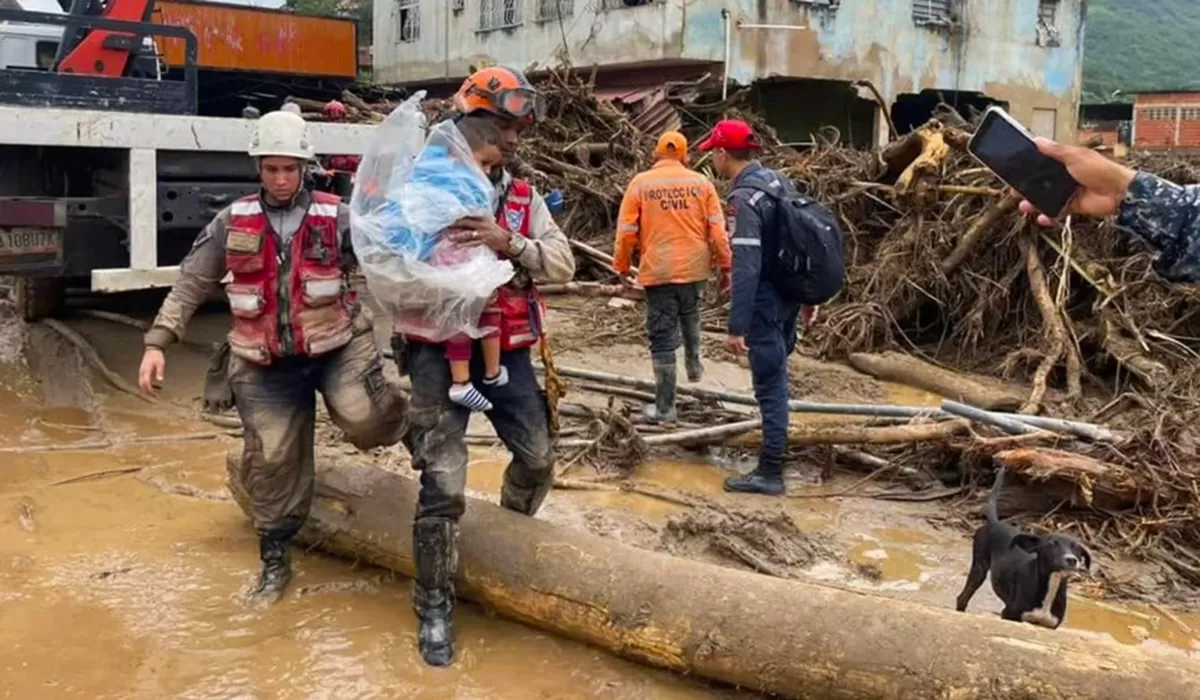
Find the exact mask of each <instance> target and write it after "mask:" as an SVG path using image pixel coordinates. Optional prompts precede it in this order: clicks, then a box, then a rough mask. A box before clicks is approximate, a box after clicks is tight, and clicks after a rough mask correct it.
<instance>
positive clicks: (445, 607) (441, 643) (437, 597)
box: [413, 518, 458, 666]
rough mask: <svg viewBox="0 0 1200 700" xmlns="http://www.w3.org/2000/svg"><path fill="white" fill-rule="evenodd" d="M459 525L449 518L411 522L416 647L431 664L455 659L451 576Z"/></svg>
mask: <svg viewBox="0 0 1200 700" xmlns="http://www.w3.org/2000/svg"><path fill="white" fill-rule="evenodd" d="M457 536H458V524H457V523H455V522H454V521H453V520H450V519H449V518H422V519H420V520H417V521H416V522H414V523H413V559H414V563H415V564H416V569H417V572H416V573H417V578H416V580H415V581H413V610H414V611H416V613H417V620H418V621H419V628H418V630H417V648H418V649H419V650H420V652H421V658H422V659H424V660H425V663H427V664H429V665H430V666H449V665H450V662H451V661H453V660H454V627H453V624H452V616H453V613H454V576H455V572H456V571H457V569H458V550H457V547H456V542H455V540H456V538H457Z"/></svg>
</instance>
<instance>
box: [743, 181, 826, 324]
mask: <svg viewBox="0 0 1200 700" xmlns="http://www.w3.org/2000/svg"><path fill="white" fill-rule="evenodd" d="M780 179H781V180H782V178H780ZM749 187H751V188H752V189H754V190H757V191H759V192H762V193H763V194H765V195H766V196H768V197H770V198H771V199H772V200H774V202H775V212H776V215H775V221H774V226H775V227H776V233H777V234H778V237H779V245H778V250H777V251H775V259H774V260H769V261H768V260H764V261H763V266H764V267H765V268H766V269H767V271H768V274H769V275H770V278H771V281H772V283H773V284H774V286H775V290H776V291H777V292H778V293H779V296H780V297H782V298H783V299H784V300H785V301H791V302H799V303H801V304H806V305H808V306H819V305H821V304H824V303H825V302H827V301H829V300H830V299H832V298H833V297H834V296H835V295H837V293H838V292H839V291H841V289H842V283H843V282H844V281H845V279H846V255H845V251H844V250H843V248H842V227H841V225H840V224H838V220H837V217H836V216H834V214H833V212H831V211H829V210H828V209H826V208H825V207H823V206H821V205H820V204H818V203H817V202H816V201H815V200H813V199H810V198H808V197H805V196H804V195H802V194H799V193H798V192H796V191H795V190H793V189H790V188H789V189H788V190H786V191H784V192H782V193H776V192H773V191H771V190H770V189H769V188H768V186H767V184H766V183H761V184H760V183H757V182H755V183H750V184H749Z"/></svg>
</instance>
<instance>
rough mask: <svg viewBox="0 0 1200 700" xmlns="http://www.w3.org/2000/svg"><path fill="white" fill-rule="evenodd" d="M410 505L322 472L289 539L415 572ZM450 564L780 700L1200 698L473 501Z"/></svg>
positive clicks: (957, 620) (1150, 676)
mask: <svg viewBox="0 0 1200 700" xmlns="http://www.w3.org/2000/svg"><path fill="white" fill-rule="evenodd" d="M231 491H232V492H233V493H234V495H235V498H237V499H238V501H239V503H242V504H243V509H245V505H244V504H245V496H244V494H243V493H240V492H239V491H240V490H239V489H237V488H231ZM416 501H417V482H416V481H414V480H411V479H407V478H405V477H402V476H399V475H396V474H392V473H389V472H386V471H383V470H381V469H377V468H374V467H369V466H361V465H339V466H336V467H332V468H328V469H323V470H320V471H319V472H318V473H317V498H316V500H315V502H314V503H313V508H312V514H311V516H310V517H309V519H308V524H307V525H306V527H305V528H304V530H303V531H302V532H301V534H300V538H301V540H302V541H304V542H305V543H308V544H311V545H314V546H316V547H318V548H320V549H322V550H325V551H327V552H330V553H333V554H337V555H340V556H344V557H347V558H351V559H354V560H360V561H367V562H370V563H372V564H375V565H378V566H382V567H385V568H388V569H391V570H393V571H397V572H399V573H402V574H404V575H408V576H411V575H412V573H413V563H412V550H411V543H412V535H411V532H412V518H413V509H414V506H415V504H416ZM460 562H461V568H460V583H461V592H462V594H463V596H464V597H466V598H468V599H471V600H474V601H476V602H479V603H481V604H483V605H485V606H487V607H490V608H492V609H494V610H495V611H497V612H498V613H500V614H502V615H504V616H506V617H509V618H511V619H515V620H517V621H520V622H524V623H527V624H530V625H532V626H536V627H539V628H541V629H545V630H548V631H551V632H554V633H557V634H561V635H563V636H566V637H569V638H572V639H576V640H579V641H583V642H586V643H589V644H592V645H595V646H597V647H600V648H602V649H606V650H609V651H611V652H614V653H617V654H620V655H622V656H625V657H628V658H631V659H634V660H637V661H641V662H644V663H648V664H651V665H655V666H660V667H663V668H668V669H672V670H675V671H678V672H681V673H690V674H694V675H697V676H700V677H703V678H709V679H714V680H718V681H722V682H725V683H730V684H734V685H738V686H742V687H746V688H754V689H757V690H760V691H763V692H773V693H776V694H779V695H782V696H785V697H792V698H814V697H819V698H826V699H830V700H866V699H874V698H879V699H880V700H883V699H884V698H887V699H894V698H904V699H905V700H934V699H937V700H943V699H944V698H955V699H956V700H975V699H978V700H984V699H987V700H999V699H1001V698H1016V697H1030V698H1034V697H1036V698H1038V699H1039V700H1085V699H1088V698H1105V699H1106V700H1135V699H1137V700H1141V699H1142V698H1145V697H1147V695H1146V693H1147V689H1153V693H1152V694H1153V695H1154V696H1155V697H1160V698H1194V697H1200V663H1197V662H1196V661H1193V660H1191V659H1188V658H1187V657H1185V656H1183V655H1182V654H1178V653H1173V652H1161V651H1158V650H1151V649H1143V648H1140V647H1129V646H1122V645H1119V644H1117V643H1116V642H1107V641H1096V640H1092V639H1087V638H1084V637H1082V636H1080V635H1078V634H1075V633H1073V632H1071V631H1066V630H1058V631H1049V630H1044V629H1040V628H1036V627H1034V626H1032V625H1022V624H1017V623H1011V622H1004V621H1002V620H999V619H997V618H995V617H992V616H984V615H971V614H964V613H956V612H954V611H951V610H945V609H939V608H933V607H928V606H923V605H919V604H916V603H911V602H908V601H902V600H889V599H884V598H881V597H878V596H874V595H867V594H861V593H854V592H850V591H845V590H839V589H834V588H828V587H825V586H819V585H813V584H807V583H801V582H798V581H791V580H781V579H776V578H772V577H770V576H763V575H760V574H754V573H750V572H746V571H739V570H736V569H730V568H723V567H719V566H715V565H711V564H705V563H701V562H697V561H690V560H686V559H679V558H675V557H671V556H668V555H665V554H659V553H656V552H650V551H645V550H639V549H635V548H633V547H630V546H628V545H625V544H622V543H620V542H617V541H615V540H611V539H606V538H602V537H597V536H595V535H591V534H588V533H584V532H580V531H574V530H571V529H568V528H562V527H559V526H557V525H553V524H551V523H548V522H545V521H542V520H538V519H536V518H529V517H526V516H522V515H518V514H515V513H511V512H508V511H505V510H502V509H501V508H499V507H497V506H493V505H491V504H488V503H485V502H483V501H478V500H475V499H469V505H468V506H467V513H466V515H465V516H464V518H463V520H462V524H461V536H460ZM459 644H460V645H462V646H464V647H468V648H469V647H470V645H471V644H472V640H470V639H467V638H463V637H460V638H459ZM409 653H412V654H416V650H415V648H414V649H412V650H410V652H409ZM460 663H461V662H460Z"/></svg>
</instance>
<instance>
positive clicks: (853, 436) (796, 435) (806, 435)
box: [647, 420, 971, 447]
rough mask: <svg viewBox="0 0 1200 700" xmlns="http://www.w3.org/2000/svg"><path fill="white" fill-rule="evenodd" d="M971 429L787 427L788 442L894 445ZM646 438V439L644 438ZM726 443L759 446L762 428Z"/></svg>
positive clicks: (951, 424)
mask: <svg viewBox="0 0 1200 700" xmlns="http://www.w3.org/2000/svg"><path fill="white" fill-rule="evenodd" d="M970 429H971V422H970V421H968V420H948V421H942V422H939V423H914V424H912V425H897V426H891V427H887V428H870V427H867V426H863V425H832V426H831V425H811V426H807V425H806V426H792V427H791V428H788V444H789V445H795V446H799V445H896V444H904V443H910V442H932V441H935V440H949V439H950V438H952V437H954V436H955V435H964V434H966V433H967V432H969V431H970ZM647 442H649V441H648V440H647ZM725 444H726V445H728V446H729V447H758V446H759V445H761V444H762V431H760V430H756V431H754V432H752V433H747V434H745V435H739V436H737V437H733V438H730V439H728V440H726V441H725Z"/></svg>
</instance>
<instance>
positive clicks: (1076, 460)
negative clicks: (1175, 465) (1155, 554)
mask: <svg viewBox="0 0 1200 700" xmlns="http://www.w3.org/2000/svg"><path fill="white" fill-rule="evenodd" d="M992 459H994V460H995V461H996V463H997V464H1000V465H1002V466H1004V467H1006V468H1007V469H1009V470H1010V471H1014V472H1020V473H1022V474H1024V475H1025V476H1026V477H1027V478H1029V479H1032V480H1034V481H1046V480H1050V479H1057V480H1060V481H1066V482H1068V483H1071V484H1074V485H1075V486H1076V487H1077V489H1078V492H1079V493H1078V495H1079V497H1080V499H1081V500H1082V501H1083V503H1085V504H1087V505H1088V506H1090V507H1094V506H1095V505H1097V504H1095V503H1094V500H1095V498H1096V497H1097V496H1107V497H1108V498H1109V499H1111V500H1112V501H1115V502H1116V504H1118V505H1120V506H1129V505H1131V504H1135V503H1138V502H1139V501H1141V500H1143V499H1144V498H1148V497H1150V495H1151V494H1153V493H1154V484H1153V483H1152V482H1150V481H1149V480H1146V479H1143V478H1141V477H1140V475H1139V474H1138V473H1137V472H1135V471H1134V470H1132V469H1130V468H1128V467H1124V466H1121V465H1119V464H1113V463H1111V462H1104V461H1101V460H1099V459H1096V458H1094V457H1088V456H1087V455H1081V454H1075V453H1073V452H1064V451H1062V450H1054V449H1049V448H1035V447H1030V448H1022V449H1016V450H1004V451H1002V452H997V453H995V454H994V455H992ZM1100 505H1109V504H1100Z"/></svg>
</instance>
